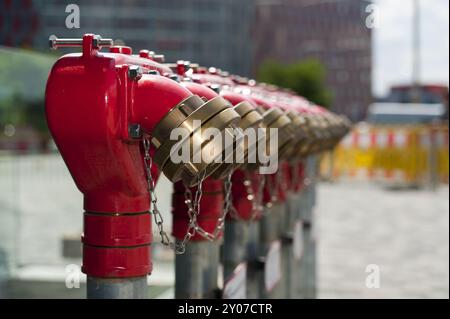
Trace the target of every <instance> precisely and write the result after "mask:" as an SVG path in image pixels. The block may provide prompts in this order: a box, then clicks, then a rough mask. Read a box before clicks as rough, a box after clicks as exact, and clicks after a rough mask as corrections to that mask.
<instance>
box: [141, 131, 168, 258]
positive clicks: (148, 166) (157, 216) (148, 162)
mask: <svg viewBox="0 0 450 319" xmlns="http://www.w3.org/2000/svg"><path fill="white" fill-rule="evenodd" d="M142 143H143V146H144V166H145V172H146V175H147V188H148V193H149V195H150V201H151V204H152V209H151V214H152V215H153V218H154V221H155V224H156V226H157V227H158V231H159V235H160V236H161V243H162V244H163V245H164V246H168V247H170V248H172V249H174V247H175V244H174V243H173V242H172V241H171V240H170V238H169V235H167V233H166V232H165V231H164V219H163V217H162V215H161V213H160V211H159V209H158V205H157V203H158V198H157V197H156V192H155V180H154V178H153V176H152V165H153V160H152V158H151V156H150V140H149V139H148V138H144V139H142Z"/></svg>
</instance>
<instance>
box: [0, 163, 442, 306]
mask: <svg viewBox="0 0 450 319" xmlns="http://www.w3.org/2000/svg"><path fill="white" fill-rule="evenodd" d="M169 189H170V185H169V184H168V183H167V182H163V183H161V184H160V185H158V190H159V194H160V195H159V196H158V198H159V200H160V205H159V206H160V209H161V211H163V212H165V213H166V215H167V216H166V218H165V220H166V223H167V225H168V226H167V228H170V224H171V219H170V214H169V213H168V212H169V211H170V210H169V207H170V192H169V191H168V190H169ZM448 197H449V196H448V187H442V188H440V189H439V190H438V191H437V192H435V193H433V192H429V191H418V190H397V191H394V190H387V189H383V188H382V187H379V186H377V185H371V184H364V183H359V184H348V183H347V184H321V185H320V186H319V192H318V207H317V210H316V213H317V218H318V226H317V229H316V230H317V237H318V240H319V252H318V258H319V268H318V270H319V271H318V272H319V297H322V298H352V297H354V298H382V297H386V298H403V297H404V298H420V297H425V298H432V297H438V298H448V297H449V286H448V282H449V270H448V269H449V216H448V215H449V205H448ZM81 222H82V198H81V195H80V194H79V193H78V191H77V190H76V189H75V185H74V184H73V182H72V180H71V177H70V175H69V174H68V172H67V170H66V168H65V166H64V163H63V162H62V160H61V159H60V158H59V157H58V156H57V155H52V156H37V157H22V158H5V157H1V156H0V279H1V277H2V276H4V275H5V274H4V271H2V269H4V268H5V267H4V266H5V264H6V263H9V264H11V265H13V266H19V268H15V269H16V270H18V271H15V273H14V274H13V275H14V276H16V277H17V276H18V277H20V278H22V280H26V281H27V282H29V281H30V280H33V279H40V280H45V281H47V282H57V283H59V284H60V285H64V283H63V282H64V281H63V280H64V277H65V266H66V265H67V264H69V263H79V260H77V259H75V260H69V259H64V258H62V255H61V252H62V245H61V239H62V237H63V236H65V235H73V236H75V237H78V236H79V233H80V231H81V227H82V226H81ZM170 256H171V254H169V256H168V255H167V253H165V252H164V251H155V258H156V260H157V263H156V264H155V266H154V269H155V273H154V274H153V275H152V276H151V277H150V283H151V284H153V285H161V286H170V285H172V284H173V268H172V267H171V264H170V260H168V259H170ZM161 262H163V263H164V265H161V264H158V263H161ZM368 264H376V265H378V266H379V268H380V288H378V289H369V288H366V285H365V280H366V276H367V275H368V274H367V273H366V272H365V270H366V266H367V265H368ZM2 273H3V275H2ZM16 286H17V290H16V293H17V294H16V295H15V296H21V294H22V292H24V291H25V290H23V289H28V288H27V287H29V286H27V285H23V284H17V285H16ZM53 286H54V285H53ZM53 286H52V285H47V286H46V287H53ZM42 289H43V288H42V287H41V288H37V289H36V295H35V296H36V297H39V296H40V295H39V292H40V291H42ZM1 290H2V289H1V280H0V296H1ZM64 290H65V289H62V290H61V289H60V290H55V296H58V297H63V291H64ZM50 295H51V294H49V296H50ZM26 296H27V297H31V296H34V295H33V294H31V295H30V292H28V293H27V294H26ZM70 296H82V294H80V293H74V292H73V291H72V292H68V294H67V297H70Z"/></svg>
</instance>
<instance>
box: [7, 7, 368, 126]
mask: <svg viewBox="0 0 450 319" xmlns="http://www.w3.org/2000/svg"><path fill="white" fill-rule="evenodd" d="M74 3H76V4H77V5H78V6H79V9H80V28H72V29H69V28H67V27H66V18H67V16H68V15H69V13H68V12H66V7H67V4H68V2H67V1H63V0H4V1H1V2H0V45H7V46H18V47H33V48H38V49H42V50H45V49H46V48H47V45H48V44H47V43H48V41H47V40H48V36H49V35H50V34H55V35H57V36H59V37H81V36H82V35H83V34H84V33H87V32H95V33H97V34H100V35H102V36H103V37H109V38H113V39H115V40H117V39H118V40H119V41H118V43H121V42H124V43H125V44H126V45H128V46H131V47H132V48H133V49H134V50H135V51H137V50H139V49H149V50H154V51H156V52H159V53H164V54H165V56H166V61H169V62H173V61H176V60H177V59H184V60H190V61H193V62H198V63H200V64H202V65H206V66H216V67H219V68H222V69H224V70H227V71H230V72H231V73H236V74H240V75H246V76H254V75H255V74H256V71H257V69H258V66H259V65H260V64H261V63H262V62H263V61H264V60H266V59H268V58H273V59H277V60H279V61H281V62H286V63H290V62H294V61H297V60H300V59H307V58H317V59H318V60H319V61H321V62H322V64H323V65H324V66H325V68H326V71H327V75H326V82H327V85H328V87H329V88H330V89H331V90H332V93H333V104H332V106H331V107H332V109H333V110H334V111H336V112H343V113H346V114H347V115H349V116H350V117H351V118H352V119H353V120H361V119H363V118H364V117H365V115H366V109H367V106H368V105H369V104H370V102H371V30H370V29H369V28H367V27H366V26H365V19H366V17H367V15H368V14H367V13H366V10H365V9H366V6H367V5H368V4H369V3H370V2H368V1H363V0H339V1H328V0H327V1H324V0H316V1H311V0H247V1H241V0H226V1H224V0H101V1H88V0H78V1H74ZM63 52H64V51H63Z"/></svg>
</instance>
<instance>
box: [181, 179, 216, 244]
mask: <svg viewBox="0 0 450 319" xmlns="http://www.w3.org/2000/svg"><path fill="white" fill-rule="evenodd" d="M202 188H203V195H202V198H201V199H200V211H199V214H198V216H197V223H198V225H199V226H200V227H201V228H202V229H203V230H205V231H206V232H208V233H210V234H213V233H214V230H215V228H216V226H217V220H218V219H219V217H220V215H221V214H222V211H223V202H224V195H223V181H221V180H216V179H212V178H207V179H205V181H204V182H203V185H202ZM190 190H191V192H192V194H195V193H196V191H197V187H196V186H195V187H191V188H190ZM185 191H186V187H185V186H184V185H183V183H181V182H178V183H175V184H174V192H173V195H172V214H173V221H172V225H173V226H172V235H173V236H174V237H175V238H177V239H179V240H183V238H184V236H185V235H186V232H187V230H188V227H189V215H188V207H187V205H186V203H185V195H184V194H185ZM220 236H222V233H220V234H219V237H220ZM191 240H194V241H204V240H207V239H206V238H204V237H202V236H201V235H200V234H199V233H198V232H196V233H195V235H194V236H193V237H192V238H191Z"/></svg>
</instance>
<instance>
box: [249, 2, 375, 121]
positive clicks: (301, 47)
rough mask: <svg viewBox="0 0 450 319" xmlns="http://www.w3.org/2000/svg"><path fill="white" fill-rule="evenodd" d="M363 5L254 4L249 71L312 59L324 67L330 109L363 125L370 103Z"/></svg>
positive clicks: (368, 40)
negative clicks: (267, 63) (269, 62)
mask: <svg viewBox="0 0 450 319" xmlns="http://www.w3.org/2000/svg"><path fill="white" fill-rule="evenodd" d="M368 4H370V2H368V1H361V0H340V1H311V0H277V1H275V0H273V1H271V0H258V1H257V5H256V8H255V25H256V27H255V38H254V45H255V50H254V52H255V53H254V61H253V70H254V71H255V70H256V69H257V67H258V65H259V64H260V63H261V62H262V61H264V60H266V59H268V58H273V59H276V60H279V61H283V62H295V61H297V60H299V59H307V58H316V59H318V60H319V61H321V62H322V63H323V64H324V66H325V68H326V72H327V74H326V82H327V85H328V87H329V88H330V89H331V90H332V93H333V103H332V106H331V108H332V110H333V111H335V112H338V113H345V114H347V115H348V116H350V117H351V119H352V120H355V121H356V120H362V119H364V118H365V116H366V112H367V107H368V105H369V104H370V102H371V99H372V93H371V68H372V43H371V30H370V29H369V28H367V27H366V18H367V16H368V13H366V7H367V5H368Z"/></svg>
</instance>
